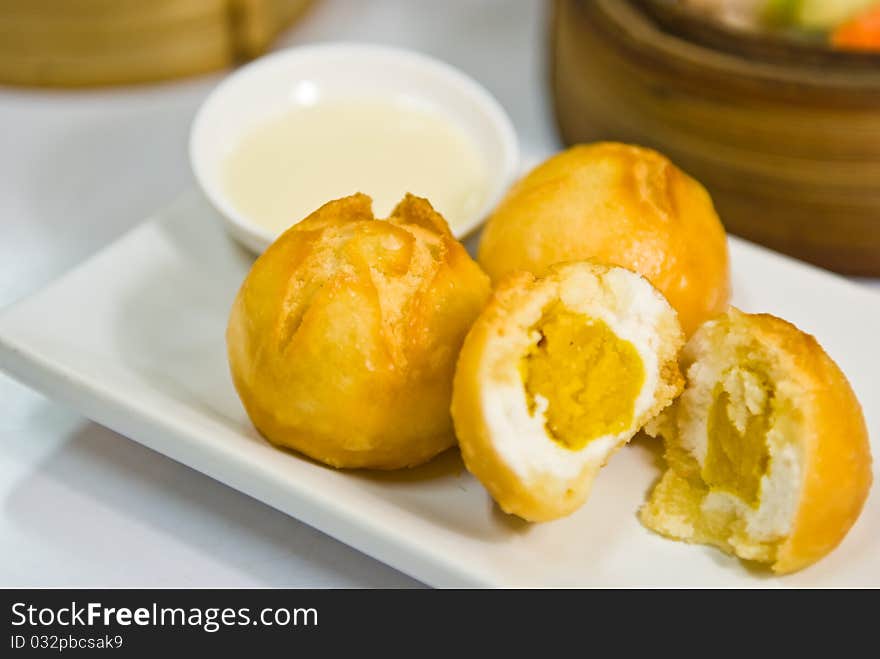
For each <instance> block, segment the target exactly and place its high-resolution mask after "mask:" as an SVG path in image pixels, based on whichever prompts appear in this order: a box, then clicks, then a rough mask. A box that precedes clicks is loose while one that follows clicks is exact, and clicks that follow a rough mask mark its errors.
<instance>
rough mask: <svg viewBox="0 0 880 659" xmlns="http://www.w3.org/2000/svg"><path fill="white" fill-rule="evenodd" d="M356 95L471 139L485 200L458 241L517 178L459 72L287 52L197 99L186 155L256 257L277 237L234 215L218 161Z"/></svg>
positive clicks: (327, 51)
mask: <svg viewBox="0 0 880 659" xmlns="http://www.w3.org/2000/svg"><path fill="white" fill-rule="evenodd" d="M358 96H369V97H377V96H380V97H384V98H388V99H391V100H401V101H408V102H415V103H418V104H419V105H420V106H421V107H426V108H427V109H429V110H431V111H434V112H436V113H437V114H440V115H441V116H444V117H446V118H447V119H449V120H450V121H452V122H453V123H454V124H455V125H457V126H458V127H459V128H460V129H461V130H463V131H464V133H465V135H467V136H468V137H469V138H470V140H471V141H472V142H473V144H474V146H475V148H476V150H477V152H478V153H479V154H480V155H481V156H482V158H483V159H484V161H485V164H486V170H487V172H488V182H487V194H486V199H485V202H484V204H483V206H482V207H481V208H480V209H479V210H478V211H477V212H475V213H474V214H473V215H472V216H471V217H468V218H465V219H463V220H462V221H461V222H458V223H457V224H456V226H455V227H454V228H453V230H454V232H455V234H456V236H457V237H459V238H463V237H464V236H466V235H468V234H469V233H471V232H472V231H473V230H474V229H476V228H477V227H478V226H479V225H480V223H481V222H483V220H484V219H485V218H486V216H487V215H488V214H489V211H490V210H491V209H492V208H493V207H494V206H495V205H496V204H497V203H498V201H499V200H500V198H501V196H502V194H503V193H504V192H505V191H506V189H507V187H508V186H509V185H510V183H511V182H512V180H513V177H514V176H515V175H516V174H517V172H518V166H519V152H518V146H517V141H516V135H515V133H514V130H513V126H512V124H511V122H510V119H509V118H508V117H507V115H506V114H505V112H504V110H503V109H502V108H501V106H500V105H499V104H498V102H497V101H496V100H495V99H494V98H493V97H492V96H491V95H490V94H489V92H488V91H486V90H485V89H484V88H483V87H482V86H481V85H479V84H478V83H477V82H475V81H474V80H472V79H471V78H469V77H468V76H466V75H465V74H463V73H462V72H461V71H458V70H456V69H454V68H452V67H451V66H449V65H447V64H444V63H443V62H440V61H438V60H434V59H431V58H430V57H426V56H424V55H420V54H418V53H414V52H410V51H407V50H401V49H397V48H388V47H385V46H375V45H368V44H353V43H327V44H319V45H312V46H304V47H299V48H291V49H288V50H283V51H279V52H277V53H273V54H271V55H267V56H265V57H262V58H260V59H258V60H256V61H254V62H252V63H251V64H248V65H247V66H244V67H242V68H241V69H239V70H238V71H237V72H235V73H234V74H232V75H231V76H229V77H228V78H226V79H225V80H224V81H223V82H222V83H220V85H219V86H218V87H217V88H216V89H215V90H214V91H213V92H212V93H211V94H210V95H209V96H208V98H207V99H206V100H205V102H204V104H203V105H202V107H201V108H200V109H199V111H198V113H197V114H196V118H195V120H194V122H193V125H192V130H191V134H190V145H189V150H190V161H191V164H192V168H193V172H194V173H195V177H196V180H197V181H198V184H199V185H200V186H201V188H202V191H203V192H204V194H205V196H206V197H207V198H208V200H209V201H210V203H211V204H212V205H213V206H214V208H216V209H217V211H219V214H220V216H221V217H222V218H223V221H224V223H225V226H226V228H227V230H228V231H229V233H230V234H231V235H232V236H233V237H234V238H235V239H236V240H238V241H239V242H240V243H242V244H243V245H245V246H246V247H248V248H249V249H251V250H253V251H255V252H257V253H259V252H262V251H263V250H264V249H265V248H266V247H267V246H268V245H269V244H271V243H272V241H273V240H274V239H275V238H276V236H275V235H272V233H271V232H270V231H268V230H267V229H265V228H263V227H261V226H259V225H258V224H257V223H255V222H254V221H253V220H252V219H251V218H249V217H246V216H245V215H243V214H242V213H241V212H239V211H238V210H237V209H236V208H235V207H234V206H233V204H232V203H231V201H230V199H229V196H228V194H227V192H226V190H225V189H224V185H223V170H224V165H225V161H226V159H227V157H228V156H229V154H230V153H231V151H232V150H233V149H234V148H235V147H236V146H237V144H238V143H239V141H240V140H241V138H242V137H243V136H244V135H245V134H247V133H248V131H250V130H251V129H253V128H254V127H255V126H257V125H259V124H260V123H262V122H264V121H266V120H268V119H270V118H272V117H275V116H278V115H280V114H282V113H284V112H285V111H288V110H293V109H296V108H297V107H299V106H305V105H310V104H313V103H314V102H315V101H316V100H317V99H320V98H324V97H326V98H357V97H358ZM352 192H355V191H354V190H353V191H352ZM366 192H369V191H368V190H367V191H366ZM327 201H330V200H329V199H328V200H327ZM297 219H298V218H293V221H296V220H297Z"/></svg>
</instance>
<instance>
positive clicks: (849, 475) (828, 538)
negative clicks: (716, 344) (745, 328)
mask: <svg viewBox="0 0 880 659" xmlns="http://www.w3.org/2000/svg"><path fill="white" fill-rule="evenodd" d="M733 313H740V312H737V311H734V312H733ZM740 315H745V316H746V317H748V318H749V324H750V327H751V329H752V331H753V332H755V333H756V334H757V335H758V336H759V337H760V340H761V341H762V342H763V343H765V344H766V345H768V346H772V348H771V349H772V350H774V351H778V352H779V353H780V354H784V355H785V357H786V362H787V364H788V365H789V369H790V370H789V373H790V378H791V379H792V380H794V381H795V382H797V384H798V386H799V387H802V388H803V390H804V391H807V392H809V395H808V396H807V397H806V399H805V400H804V404H803V408H802V411H803V414H804V419H803V424H802V428H801V433H800V438H801V439H800V441H801V445H802V448H803V456H804V458H803V459H804V463H803V464H804V482H803V490H802V492H801V498H800V505H799V506H798V510H797V513H796V515H795V519H794V526H793V528H792V532H791V535H790V536H789V537H788V539H787V540H786V541H785V542H784V543H783V544H782V545H781V546H780V548H779V551H778V554H777V557H776V562H775V563H774V564H773V571H774V572H777V573H779V574H785V573H789V572H794V571H796V570H800V569H802V568H804V567H806V566H807V565H810V564H811V563H815V562H816V561H818V560H819V559H820V558H822V557H823V556H825V555H826V554H828V553H829V552H830V551H831V550H833V549H834V548H835V547H837V545H838V544H840V542H841V541H842V540H843V538H844V536H846V534H847V532H848V531H849V530H850V528H851V527H852V525H853V524H855V522H856V520H857V519H858V517H859V514H860V513H861V511H862V506H863V505H864V503H865V500H866V499H867V498H868V492H869V491H870V489H871V482H872V472H871V448H870V443H869V439H868V428H867V425H866V424H865V418H864V415H863V414H862V407H861V405H860V404H859V401H858V399H857V398H856V395H855V393H854V392H853V390H852V387H851V386H850V384H849V381H848V380H847V379H846V376H845V375H844V374H843V371H841V370H840V367H839V366H838V365H837V364H836V363H835V362H834V361H833V360H832V359H831V357H829V356H828V354H827V353H826V352H825V350H823V349H822V346H820V345H819V343H818V342H817V341H816V339H815V338H814V337H813V336H811V335H809V334H806V333H804V332H802V331H801V330H799V329H798V328H797V327H795V326H794V325H792V324H791V323H789V322H787V321H785V320H782V319H781V318H777V317H775V316H771V315H769V314H756V315H746V314H741V313H740Z"/></svg>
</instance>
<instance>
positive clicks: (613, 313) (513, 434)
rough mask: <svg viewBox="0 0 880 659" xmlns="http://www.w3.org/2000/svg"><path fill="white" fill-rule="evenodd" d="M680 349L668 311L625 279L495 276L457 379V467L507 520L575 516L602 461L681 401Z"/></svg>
mask: <svg viewBox="0 0 880 659" xmlns="http://www.w3.org/2000/svg"><path fill="white" fill-rule="evenodd" d="M683 344H684V335H683V333H682V330H681V326H680V325H679V323H678V318H677V317H676V314H675V311H674V310H673V309H672V307H671V306H670V305H669V303H668V302H667V301H666V299H665V298H664V297H663V296H662V295H661V294H660V293H659V292H658V291H657V290H656V289H655V288H654V287H652V286H651V285H650V284H649V283H648V282H647V281H646V280H645V279H644V278H643V277H640V276H639V275H637V274H635V273H633V272H632V271H630V270H625V269H624V268H619V267H612V266H606V265H600V264H595V263H589V262H585V261H582V262H574V263H565V264H557V265H554V266H552V267H551V268H549V269H548V271H547V272H546V273H545V275H544V276H542V277H536V276H535V275H533V274H531V273H529V272H517V273H513V274H511V275H509V276H508V277H505V278H504V279H503V280H502V281H501V282H500V283H499V284H498V286H497V287H496V289H495V292H494V293H493V295H492V298H491V299H490V301H489V304H488V305H487V306H486V308H485V309H484V310H483V312H482V313H481V314H480V316H479V318H477V320H476V322H475V323H474V325H473V327H472V328H471V330H470V332H469V333H468V335H467V338H466V339H465V342H464V346H463V347H462V350H461V355H460V356H459V360H458V367H457V369H456V372H455V386H454V389H453V396H452V416H453V419H454V421H455V430H456V434H457V435H458V440H459V446H460V447H461V454H462V458H463V459H464V463H465V465H466V466H467V468H468V470H469V471H470V472H471V473H473V474H474V475H475V476H476V477H477V478H478V479H479V480H480V481H481V482H482V483H483V485H484V486H485V487H486V489H487V490H489V493H490V494H491V495H492V498H493V499H495V501H496V502H497V503H498V505H499V506H500V507H501V509H502V510H504V511H505V512H507V513H510V514H515V515H518V516H519V517H522V518H523V519H526V520H528V521H532V522H542V521H548V520H552V519H557V518H559V517H563V516H565V515H568V514H570V513H572V512H574V511H575V510H577V509H578V508H579V507H580V506H581V505H582V504H583V503H584V502H585V501H586V500H587V497H588V496H589V493H590V489H591V487H592V483H593V480H594V478H595V477H596V476H597V474H598V473H599V470H600V469H601V468H602V466H603V465H604V464H605V463H606V461H607V460H608V459H609V458H610V457H611V455H612V454H613V453H614V452H615V451H617V450H618V449H619V448H620V447H621V446H623V445H624V444H626V442H628V441H629V440H630V439H631V438H632V437H633V435H635V433H636V432H638V430H639V429H640V428H641V427H642V426H643V425H644V424H645V422H646V421H648V420H649V419H650V418H651V417H653V416H655V415H656V414H657V413H658V412H659V411H660V410H662V409H663V408H664V407H666V406H667V405H669V404H670V403H671V402H672V400H673V398H675V396H677V395H678V394H679V392H680V391H681V387H682V383H683V379H682V377H681V373H680V372H679V369H678V362H677V357H678V353H679V350H680V349H681V346H682V345H683Z"/></svg>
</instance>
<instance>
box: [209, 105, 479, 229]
mask: <svg viewBox="0 0 880 659" xmlns="http://www.w3.org/2000/svg"><path fill="white" fill-rule="evenodd" d="M225 165H226V166H225V172H224V183H225V187H226V189H227V192H228V194H229V196H230V200H231V201H232V203H233V205H234V206H235V207H236V209H237V210H238V211H239V212H240V213H241V214H242V215H244V216H246V217H247V218H248V219H250V220H251V221H253V222H255V223H257V224H259V225H261V226H263V227H264V228H266V229H268V230H270V231H271V232H272V233H273V234H280V233H281V232H282V231H284V230H285V229H287V228H288V227H289V226H291V225H292V224H295V223H296V222H298V221H299V220H301V219H303V218H304V217H306V216H307V215H309V213H311V212H312V211H314V210H316V209H317V208H319V207H320V206H322V205H323V204H325V203H326V202H328V201H330V200H332V199H338V198H339V197H345V196H347V195H350V194H353V193H355V192H364V193H366V194H368V195H370V196H371V197H372V198H373V212H374V213H375V214H376V217H387V216H388V215H389V213H390V212H391V210H392V209H393V208H394V206H395V205H396V204H397V202H398V201H400V200H401V199H402V198H403V196H404V194H406V193H407V192H411V193H413V194H416V195H418V196H420V197H425V198H427V199H428V200H429V201H430V202H431V204H432V205H433V206H434V208H435V209H436V210H438V211H439V212H440V213H441V214H442V215H443V216H444V217H445V218H446V220H447V222H449V225H450V226H451V227H452V228H453V230H454V229H455V226H456V224H457V223H459V222H463V221H465V220H467V219H468V218H470V217H472V216H473V214H474V213H476V212H478V211H479V209H480V207H481V206H482V204H483V203H484V201H485V199H486V195H487V185H488V171H487V167H486V164H485V162H484V161H483V159H482V157H481V154H480V153H479V151H478V150H477V147H476V145H474V144H473V142H472V141H471V140H470V139H469V137H468V136H467V135H466V134H465V132H464V131H463V130H462V129H460V128H459V127H458V126H457V125H456V124H455V123H453V122H452V121H451V120H450V119H447V118H446V117H444V116H443V115H440V114H437V113H434V112H431V111H428V110H425V109H422V108H419V107H414V106H412V105H410V104H407V103H403V102H394V101H386V100H378V99H377V100H364V99H350V100H327V101H319V102H318V103H316V104H315V105H311V106H305V107H302V108H298V109H295V110H291V111H289V112H287V113H285V114H283V115H281V116H278V117H275V118H273V119H270V120H268V121H267V122H266V123H264V124H261V125H259V126H257V127H256V128H255V129H253V130H252V131H251V132H250V133H248V134H246V135H245V136H244V138H243V139H242V140H241V142H240V143H239V144H238V145H237V146H236V147H235V148H234V150H233V151H232V153H231V154H230V155H229V157H228V159H227V161H226V163H225Z"/></svg>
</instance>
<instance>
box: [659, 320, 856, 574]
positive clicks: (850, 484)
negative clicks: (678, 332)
mask: <svg viewBox="0 0 880 659" xmlns="http://www.w3.org/2000/svg"><path fill="white" fill-rule="evenodd" d="M682 368H683V370H685V372H686V377H687V383H686V385H685V391H684V393H683V394H682V395H681V396H680V397H679V398H678V400H676V402H675V403H674V404H673V405H672V406H671V407H669V408H668V409H667V410H666V411H665V412H664V413H663V414H662V415H661V416H660V417H659V418H658V419H656V420H655V421H654V422H653V423H652V424H650V425H649V426H648V432H649V433H650V434H654V435H660V436H662V437H663V439H664V443H665V449H666V450H665V456H666V461H667V463H668V469H667V471H666V472H665V473H664V475H663V478H662V479H661V480H660V482H659V483H658V485H657V486H656V487H655V489H654V491H653V492H652V494H651V497H650V500H649V501H648V503H647V504H646V505H645V506H644V508H643V509H642V512H641V519H642V521H643V522H644V523H645V524H646V525H647V526H648V527H649V528H651V529H653V530H655V531H657V532H659V533H662V534H664V535H667V536H669V537H672V538H675V539H679V540H686V541H689V542H699V543H707V544H712V545H716V546H718V547H720V548H721V549H723V550H724V551H727V552H729V553H732V554H735V555H737V556H739V557H741V558H744V559H748V560H753V561H759V562H762V563H766V564H768V565H770V566H771V567H772V569H773V571H774V572H777V573H780V574H784V573H787V572H793V571H795V570H799V569H801V568H803V567H805V566H807V565H809V564H811V563H813V562H815V561H817V560H819V559H820V558H822V557H823V556H825V555H826V554H827V553H828V552H830V551H831V550H832V549H834V548H835V547H836V546H837V545H838V544H839V543H840V541H841V540H843V538H844V536H845V535H846V533H847V532H848V531H849V529H850V527H851V526H852V525H853V524H854V523H855V521H856V519H857V518H858V516H859V513H860V512H861V510H862V506H863V504H864V502H865V499H866V498H867V496H868V491H869V489H870V487H871V481H872V472H871V452H870V446H869V443H868V431H867V428H866V426H865V420H864V417H863V416H862V410H861V407H860V405H859V402H858V400H857V399H856V396H855V394H854V393H853V390H852V388H851V387H850V385H849V382H848V381H847V379H846V377H845V376H844V374H843V373H842V372H841V370H840V368H839V367H838V366H837V364H835V363H834V362H833V361H832V360H831V358H830V357H829V356H828V355H827V354H826V353H825V351H824V350H823V349H822V347H821V346H820V345H819V344H818V343H817V342H816V340H815V339H814V338H813V337H812V336H810V335H808V334H805V333H804V332H802V331H800V330H799V329H798V328H797V327H795V326H794V325H792V324H790V323H788V322H786V321H784V320H781V319H779V318H776V317H774V316H770V315H766V314H756V315H752V314H745V313H742V312H740V311H738V310H736V309H730V311H729V312H728V313H727V314H725V315H723V316H720V317H719V318H717V319H715V320H713V321H711V322H709V323H706V324H705V325H704V326H703V327H701V328H700V329H699V330H698V331H697V332H696V334H694V336H693V337H692V338H691V339H690V341H689V342H688V343H687V345H686V346H685V349H684V351H683V353H682ZM719 403H720V404H719ZM720 415H723V416H720Z"/></svg>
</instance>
